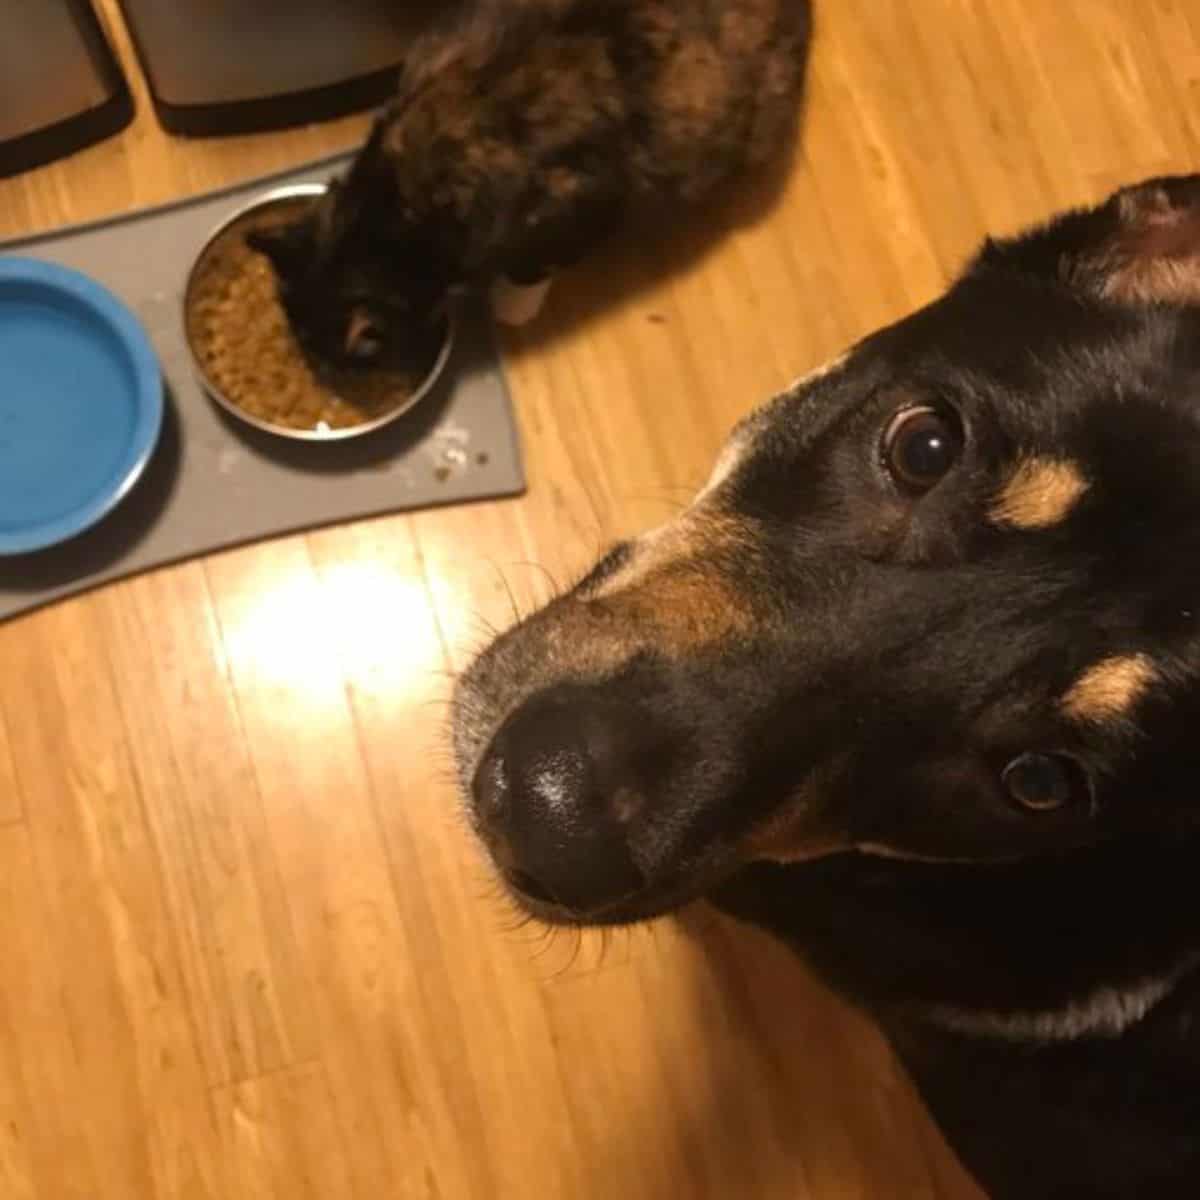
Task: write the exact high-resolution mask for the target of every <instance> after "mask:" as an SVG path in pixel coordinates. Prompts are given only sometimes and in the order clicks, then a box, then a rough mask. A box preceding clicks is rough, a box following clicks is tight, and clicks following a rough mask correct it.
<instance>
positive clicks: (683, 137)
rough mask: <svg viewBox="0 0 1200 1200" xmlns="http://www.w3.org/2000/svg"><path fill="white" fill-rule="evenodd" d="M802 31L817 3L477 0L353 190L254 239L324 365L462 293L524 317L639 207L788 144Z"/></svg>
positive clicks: (381, 127) (673, 200)
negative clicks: (559, 276)
mask: <svg viewBox="0 0 1200 1200" xmlns="http://www.w3.org/2000/svg"><path fill="white" fill-rule="evenodd" d="M808 33H809V14H808V0H469V2H467V3H463V4H459V5H457V6H456V7H455V9H454V12H453V15H452V16H451V18H449V19H448V20H445V21H443V22H442V24H441V27H440V28H439V29H438V30H436V31H435V32H433V33H431V34H429V35H427V36H426V38H425V39H423V41H422V42H421V43H420V44H419V45H418V46H416V47H415V48H414V50H413V52H412V53H411V55H410V56H409V61H408V64H407V66H406V67H405V69H404V70H403V72H402V78H401V83H400V87H399V93H398V95H397V98H396V99H395V101H394V102H393V103H392V104H391V106H390V107H389V108H388V109H387V110H386V111H385V112H384V114H383V115H382V116H381V117H380V119H379V120H378V122H377V123H376V125H375V128H374V130H373V132H372V134H371V136H370V139H369V140H368V142H367V144H366V145H365V146H364V147H363V149H362V150H361V151H360V153H359V154H358V156H357V157H356V159H355V161H354V163H353V164H352V165H351V167H350V169H349V171H348V173H347V175H346V176H345V178H344V179H342V180H339V181H335V183H334V185H333V186H332V188H331V189H330V191H329V192H328V193H327V194H326V195H325V196H324V197H323V198H322V199H321V200H320V201H318V202H317V203H316V204H315V205H314V208H313V210H312V211H311V213H309V214H308V215H306V217H305V218H303V219H302V220H301V221H300V222H298V223H295V224H293V225H291V226H287V227H284V228H283V229H282V230H279V231H277V232H272V233H270V234H267V233H260V234H257V235H251V242H252V244H253V245H254V246H255V247H256V248H257V249H259V250H261V251H262V252H263V253H265V254H267V255H268V256H269V257H270V259H271V261H272V262H273V264H274V266H275V270H276V273H277V275H278V278H279V282H280V294H281V297H282V300H283V303H284V305H285V307H286V309H287V311H288V314H289V318H290V320H291V322H292V325H293V327H294V328H295V330H296V333H297V335H298V336H299V337H300V339H301V340H302V342H304V343H305V344H306V345H307V346H308V347H309V348H310V349H312V350H314V351H315V352H317V353H318V354H320V355H322V356H324V357H326V358H332V359H343V360H344V359H358V360H364V359H372V358H375V357H376V356H377V355H379V354H380V353H381V352H383V351H384V350H386V349H388V348H398V347H397V346H396V342H397V340H398V339H400V338H402V333H403V331H404V330H406V329H410V328H411V327H412V323H413V322H414V321H415V320H424V319H428V318H429V317H430V316H431V314H435V313H438V312H440V311H441V310H442V308H443V306H444V305H445V304H446V303H447V302H448V301H449V299H450V298H451V297H452V296H453V295H455V294H457V293H460V292H465V291H485V290H487V289H488V288H493V289H494V291H493V299H494V300H495V298H496V297H497V295H498V294H500V292H502V291H503V290H505V289H506V290H507V292H508V297H507V300H508V304H507V308H508V311H507V312H504V311H498V315H499V316H501V318H502V319H509V320H510V321H514V322H515V321H519V320H521V319H526V318H528V317H529V316H532V315H533V313H534V312H535V311H536V307H537V305H538V304H540V299H541V298H542V297H544V294H545V290H546V287H547V286H548V283H549V279H550V277H551V275H552V274H553V272H554V271H555V270H556V269H557V268H560V267H564V266H568V265H570V264H572V263H574V262H575V261H576V260H577V259H579V258H580V257H581V256H583V255H584V254H586V253H587V252H588V251H589V250H591V249H593V248H594V247H595V246H596V245H597V243H599V242H600V241H601V240H602V239H603V238H604V237H605V236H606V235H608V234H610V233H611V232H613V231H614V230H615V229H616V228H617V227H618V226H619V225H621V224H623V223H625V222H628V221H630V220H631V219H633V218H634V215H635V214H637V213H639V212H642V211H643V210H646V209H648V208H649V209H653V208H657V209H659V210H665V211H666V212H667V213H668V214H670V215H672V216H673V215H674V214H675V213H676V212H680V211H682V210H683V209H685V208H688V207H695V206H697V205H699V204H701V203H702V202H703V201H704V200H705V199H706V198H707V197H710V196H711V195H712V194H713V192H714V191H715V189H716V188H717V187H718V186H719V185H722V184H724V183H726V182H728V181H729V180H730V179H731V178H733V177H734V176H735V175H736V174H737V173H739V172H741V171H743V170H744V169H746V168H748V167H751V166H754V165H756V164H759V163H761V162H763V161H764V160H766V159H767V158H768V157H769V156H771V155H772V153H774V152H777V151H778V150H779V149H780V148H781V146H782V145H784V144H786V142H787V141H788V139H789V136H790V133H791V129H792V125H793V122H794V120H795V117H796V114H797V110H798V107H799V96H800V91H801V86H802V81H803V75H804V64H805V58H806V51H807V43H808ZM514 301H516V303H515V304H514V303H513V302H514ZM531 301H533V303H531ZM497 307H498V308H500V307H501V306H500V305H498V306H497ZM522 308H523V309H524V310H525V311H524V312H521V311H519V310H520V309H522Z"/></svg>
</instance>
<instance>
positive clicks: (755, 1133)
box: [0, 0, 1200, 1200]
mask: <svg viewBox="0 0 1200 1200" xmlns="http://www.w3.org/2000/svg"><path fill="white" fill-rule="evenodd" d="M816 2H817V19H818V25H819V30H818V36H817V38H816V42H815V46H814V53H813V58H812V68H811V86H810V96H809V102H808V106H807V112H806V117H805V126H804V133H803V142H802V146H801V148H800V151H799V153H798V154H797V156H796V161H795V162H794V164H793V168H792V170H791V173H790V176H789V178H788V182H787V184H786V188H785V190H784V193H783V195H782V197H781V199H780V200H779V202H778V204H777V206H776V207H775V209H774V210H773V211H772V212H771V213H770V215H768V216H766V217H763V218H761V219H758V220H757V221H756V222H750V223H747V224H743V225H742V226H740V227H739V228H738V229H737V230H736V231H735V232H733V233H731V234H730V235H729V236H727V237H726V238H725V239H724V240H723V241H722V242H721V243H720V244H719V246H715V247H714V246H713V245H712V239H711V233H712V231H711V230H704V231H697V232H691V233H684V234H681V235H680V236H679V238H678V239H677V241H676V243H675V244H672V245H668V246H663V245H657V246H653V247H651V248H649V249H644V250H643V251H642V252H641V253H640V254H638V253H632V252H630V253H622V254H616V255H614V256H609V257H608V260H607V261H606V262H604V263H602V264H598V265H596V266H595V267H593V268H592V269H590V270H586V271H584V272H582V273H580V274H579V275H578V276H576V277H575V278H573V279H572V280H570V281H569V282H567V283H566V284H564V285H563V286H562V287H561V288H560V290H559V291H558V292H557V293H556V295H555V297H554V299H553V311H552V312H551V313H550V314H549V316H548V317H547V319H546V320H545V322H544V324H543V327H542V329H541V331H540V332H539V333H536V334H532V333H527V334H523V335H521V338H520V339H514V340H513V341H512V342H511V343H510V347H509V349H510V354H509V366H510V374H511V380H512V383H513V387H514V391H515V395H516V398H517V404H518V408H519V415H520V422H521V429H522V433H523V437H524V443H525V447H526V452H527V456H528V468H529V478H530V488H529V494H528V496H527V497H525V498H524V499H522V500H519V501H515V502H504V503H494V504H485V505H480V506H476V507H471V508H462V509H457V510H454V509H451V510H446V511H439V512H429V513H422V514H418V515H415V516H401V517H395V518H391V519H386V520H380V521H373V522H369V523H364V524H361V525H357V526H353V527H350V528H340V529H334V530H329V531H324V532H320V533H314V534H311V535H308V536H304V537H291V538H286V539H283V540H280V541H277V542H272V543H270V544H266V545H261V546H256V547H252V548H249V549H245V550H239V551H237V552H234V553H227V554H222V555H219V556H216V557H213V558H210V559H208V560H206V561H203V562H192V563H188V564H186V565H184V566H180V567H177V568H174V569H171V570H165V571H160V572H157V573H155V574H153V575H150V576H148V577H146V578H141V579H137V580H134V581H131V582H128V583H123V584H120V585H117V586H114V587H110V588H107V589H104V590H102V591H100V592H98V593H96V594H94V595H91V596H88V597H86V598H84V599H80V600H77V601H73V602H70V603H66V604H61V605H59V606H57V607H54V608H52V609H50V610H48V611H46V612H43V613H40V614H38V615H36V616H33V617H30V618H27V619H23V620H18V621H15V622H11V623H9V624H8V625H6V626H3V627H0V822H2V824H0V947H2V949H3V979H2V982H0V1197H3V1200H32V1198H35V1197H36V1198H37V1200H58V1198H59V1197H73V1198H74V1197H78V1198H80V1200H116V1198H121V1200H125V1198H129V1200H159V1198H161V1200H166V1198H168V1197H171V1198H174V1197H188V1198H200V1197H215V1198H221V1200H224V1198H236V1200H241V1198H246V1200H250V1198H253V1200H260V1198H266V1197H272V1198H278V1200H341V1198H343V1197H357V1198H359V1200H392V1198H407V1197H442V1198H446V1200H469V1198H475V1197H479V1198H483V1200H510V1198H512V1200H525V1198H526V1197H529V1198H533V1197H538V1198H540V1197H547V1198H557V1197H567V1198H580V1200H610V1198H614V1197H618V1198H620V1200H684V1198H686V1200H692V1198H703V1197H713V1198H721V1200H725V1198H731V1197H738V1198H748V1200H757V1198H775V1197H787V1198H789V1200H790V1198H795V1200H844V1198H851V1197H863V1198H869V1200H879V1198H883V1200H891V1198H893V1197H895V1198H908V1197H916V1198H920V1197H929V1198H938V1200H965V1198H967V1197H971V1196H973V1195H976V1193H975V1192H974V1190H973V1189H972V1187H971V1185H970V1184H969V1183H968V1182H967V1181H966V1180H965V1178H964V1177H963V1174H962V1172H961V1170H960V1169H959V1168H958V1167H957V1166H956V1165H955V1163H954V1161H953V1160H952V1158H951V1157H950V1156H949V1155H948V1153H947V1152H946V1151H945V1149H944V1148H943V1147H942V1145H941V1143H940V1141H939V1139H938V1136H937V1134H936V1133H935V1132H934V1131H933V1129H932V1127H931V1125H930V1123H929V1121H928V1119H927V1117H926V1116H925V1115H924V1113H923V1112H922V1110H921V1109H920V1107H919V1105H918V1104H917V1102H916V1101H915V1099H914V1097H913V1093H912V1091H911V1089H910V1087H909V1085H908V1084H907V1082H906V1081H905V1080H904V1078H903V1077H902V1076H901V1075H900V1074H899V1073H898V1071H897V1070H896V1068H895V1066H894V1065H893V1064H892V1062H891V1060H890V1058H889V1056H888V1053H887V1051H886V1050H885V1049H884V1048H883V1047H882V1045H881V1044H880V1042H879V1041H878V1039H877V1037H876V1036H875V1035H874V1034H873V1033H872V1031H871V1030H870V1029H869V1028H867V1027H866V1026H865V1025H864V1024H863V1022H862V1021H861V1020H860V1019H859V1018H857V1017H856V1016H855V1015H853V1014H852V1013H850V1012H848V1011H847V1010H846V1009H845V1008H844V1007H843V1006H841V1005H840V1004H839V1003H838V1002H836V1001H835V1000H834V999H832V998H831V997H830V996H829V995H828V994H827V993H826V992H824V991H823V990H822V989H821V988H820V987H819V986H818V985H817V984H815V983H814V982H813V981H812V980H811V979H810V978H809V977H808V976H807V975H806V973H805V972H804V970H803V969H802V968H801V967H800V966H799V965H797V964H796V963H794V962H792V961H791V960H790V959H789V957H788V956H787V955H785V954H784V953H783V952H782V951H780V950H779V949H777V948H775V947H774V946H772V945H770V944H769V943H767V942H766V941H765V940H764V939H760V938H758V937H755V936H752V935H749V934H747V933H744V932H741V931H738V930H735V929H734V928H732V927H731V926H728V925H725V924H723V923H721V922H720V921H718V920H717V919H715V918H713V917H711V916H709V915H707V914H705V913H703V912H700V913H697V914H695V915H693V916H690V917H689V918H688V919H687V920H685V921H683V922H679V923H664V924H661V925H659V926H658V927H656V928H652V929H647V930H640V931H636V932H634V933H631V934H628V935H626V934H622V935H619V936H614V937H611V938H610V939H608V941H607V943H605V942H603V941H601V940H600V939H599V938H598V937H596V938H592V937H588V938H585V939H583V941H582V942H576V941H575V940H574V939H572V938H570V937H567V936H559V937H556V938H543V937H542V936H541V935H539V934H538V933H537V932H536V931H531V930H529V929H524V930H514V929H513V928H512V922H511V914H510V913H508V912H507V911H506V909H505V908H504V906H503V904H502V903H500V902H499V901H498V900H497V898H496V897H495V895H494V893H493V890H492V887H491V885H490V883H489V880H488V877H487V873H486V871H485V870H484V869H483V866H482V864H481V862H480V859H479V856H478V855H477V854H476V852H475V850H474V848H473V847H472V845H471V844H470V842H469V840H468V839H467V837H466V836H465V835H464V833H463V831H462V829H461V828H460V826H459V824H458V822H457V819H456V815H455V798H454V794H453V790H452V788H451V786H450V784H449V782H448V778H447V772H446V761H445V756H444V749H443V747H444V728H443V725H444V700H445V696H446V692H447V676H446V673H447V672H452V671H453V670H455V669H456V668H458V667H460V666H461V665H462V664H463V662H464V661H465V660H466V659H467V657H468V656H469V655H470V653H471V651H472V649H473V648H474V647H476V646H478V645H479V643H480V640H481V638H482V637H484V636H485V631H486V629H487V627H488V626H489V625H490V626H498V625H503V624H504V623H505V622H507V621H508V620H509V619H510V617H511V615H512V614H511V609H510V600H509V589H510V588H511V592H512V595H513V597H514V599H515V603H516V604H517V605H519V606H521V607H522V608H524V607H525V606H528V605H531V604H534V603H536V602H537V601H538V600H539V598H540V597H542V596H544V594H545V592H546V589H547V587H548V586H549V584H548V581H547V573H549V574H550V575H554V576H560V575H562V574H564V573H570V572H573V571H575V570H577V569H578V568H580V567H582V566H583V565H585V564H586V563H587V561H588V560H589V558H590V557H591V556H592V555H593V553H594V552H595V551H596V550H597V549H598V548H599V547H600V546H601V545H602V544H603V543H604V542H605V541H607V540H608V539H610V538H612V537H613V536H614V535H618V534H621V533H624V532H629V531H631V530H633V529H635V528H637V527H639V526H642V525H644V524H646V523H647V522H649V521H652V520H656V519H660V518H661V517H662V516H663V515H664V513H665V512H666V511H668V510H669V509H670V508H671V507H672V506H673V505H674V504H676V503H677V502H678V501H679V500H680V499H682V498H683V497H684V496H685V495H686V492H687V489H688V488H690V487H691V486H692V485H694V484H696V483H697V482H698V481H699V480H700V479H702V478H703V476H704V475H705V473H706V470H707V466H708V463H709V460H710V458H711V457H712V455H713V453H714V451H715V449H716V447H717V446H718V444H719V442H720V440H721V438H722V435H723V433H724V432H725V430H726V429H727V428H728V427H729V425H730V424H731V423H732V421H733V420H734V419H735V418H736V417H737V416H738V415H739V414H740V413H742V412H744V411H745V410H746V409H747V408H748V407H750V406H751V405H752V404H754V403H755V402H756V401H758V400H761V399H763V398H765V397H766V396H768V395H769V394H770V393H771V392H772V391H773V390H775V389H777V388H779V387H781V386H782V385H783V384H785V383H786V382H787V381H788V380H790V379H791V378H792V377H793V376H795V375H797V374H798V373H800V372H802V371H804V370H805V369H806V368H809V367H811V366H813V365H814V364H816V363H818V362H820V361H822V360H823V359H825V358H827V357H828V356H830V355H831V354H833V353H835V352H837V351H838V350H839V349H840V348H841V347H842V346H843V345H844V344H845V343H846V342H847V341H849V340H850V339H852V338H855V337H858V336H859V335H861V334H863V333H865V332H867V331H868V330H870V329H871V328H873V327H875V326H877V325H878V324H880V323H882V322H884V321H887V320H890V319H892V318H894V317H896V316H898V315H900V314H902V313H903V312H905V311H906V310H908V309H910V308H911V307H912V306H914V305H916V304H919V303H921V302H922V301H924V300H926V299H928V298H929V297H930V296H932V295H933V294H934V293H936V292H937V291H938V289H939V288H940V287H941V286H942V285H943V284H944V282H945V281H946V279H947V277H948V276H949V275H950V274H951V273H952V272H953V271H954V270H955V268H956V267H957V266H958V265H959V264H960V263H961V262H962V261H963V259H964V257H965V256H966V255H967V254H968V253H970V252H971V250H972V249H973V247H974V245H975V243H976V242H977V240H978V239H979V238H980V236H981V235H982V234H983V233H984V232H985V231H988V230H991V231H1007V230H1012V229H1013V228H1014V227H1016V226H1018V225H1019V224H1021V223H1022V222H1025V221H1028V220H1030V219H1034V218H1038V217H1040V216H1042V215H1044V214H1046V213H1048V212H1049V211H1050V210H1052V209H1054V208H1056V207H1059V206H1063V205H1066V204H1069V203H1074V202H1079V201H1085V200H1090V199H1093V198H1096V197H1099V196H1100V195H1102V194H1103V193H1104V192H1105V191H1106V190H1107V189H1109V188H1111V187H1113V186H1114V185H1116V184H1118V183H1121V182H1124V181H1129V180H1132V179H1135V178H1137V177H1140V176H1145V175H1149V174H1152V173H1159V172H1166V171H1179V170H1188V169H1193V168H1197V167H1200V0H977V2H975V3H972V2H971V0H915V2H914V0H816ZM103 7H104V8H105V9H106V10H107V13H108V16H109V20H110V24H111V25H112V26H113V29H114V32H115V34H116V36H117V39H118V41H119V42H120V43H121V48H122V51H123V53H124V56H125V59H126V63H127V65H128V66H129V67H130V71H131V74H132V75H133V76H134V78H135V79H137V78H138V77H137V75H136V70H135V69H134V68H133V64H132V60H131V59H130V57H129V54H128V45H127V42H126V40H125V38H124V35H123V33H122V32H121V28H120V25H119V22H118V20H117V18H116V5H115V3H114V2H113V0H107V2H106V3H105V4H104V5H103ZM138 86H139V94H138V102H139V111H140V116H139V118H138V120H137V122H136V123H135V125H134V126H133V127H132V128H131V129H130V130H128V131H127V132H126V133H125V134H124V135H123V136H121V137H120V138H117V139H115V140H113V141H111V142H108V143H106V144H104V145H102V146H99V147H96V148H94V149H92V150H89V151H87V152H85V153H83V154H81V155H79V156H77V157H76V158H74V159H72V160H70V161H69V162H66V163H64V164H61V165H58V166H54V167H51V168H48V169H45V170H42V171H39V172H34V173H32V174H29V175H27V176H24V177H22V178H19V179H16V180H14V181H9V182H6V183H3V184H0V234H11V233H19V232H24V231H27V230H31V229H40V228H45V227H49V226H53V225H56V224H58V223H60V222H64V221H70V220H78V219H80V218H85V217H94V216H98V215H102V214H105V213H111V212H116V211H120V210H122V209H125V208H127V207H129V206H131V205H134V204H144V203H148V202H152V201H159V200H164V199H167V198H169V197H173V196H177V195H181V194H187V193H191V192H195V191H199V190H202V189H205V188H207V187H209V186H211V185H214V184H218V183H222V182H225V181H229V180H235V179H239V178H243V177H245V176H248V175H252V174H256V173H260V172H264V171H268V170H271V169H275V168H280V167H284V166H287V165H289V164H292V163H296V162H299V161H301V160H303V159H305V158H308V157H311V156H314V155H316V154H318V153H320V152H323V151H325V150H328V149H332V148H338V147H341V146H344V145H346V144H348V143H351V142H352V141H353V140H354V138H355V137H357V136H358V135H359V134H360V133H361V131H362V128H363V124H362V122H361V121H358V120H352V121H346V122H341V123H335V124H332V125H329V126H325V127H321V128H318V129H311V130H306V131H302V132H295V133H289V134H286V135H278V136H267V137H260V138H247V139H239V140H234V141H229V142H192V143H188V142H184V141H177V140H172V139H169V138H167V137H165V136H164V135H163V134H162V133H161V131H160V130H159V129H158V127H157V126H156V124H155V122H154V119H153V116H152V115H151V114H150V112H149V107H148V105H147V103H146V99H145V95H144V91H143V90H142V89H141V85H140V83H139V85H138ZM981 333H986V331H981Z"/></svg>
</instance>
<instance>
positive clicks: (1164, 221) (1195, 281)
mask: <svg viewBox="0 0 1200 1200" xmlns="http://www.w3.org/2000/svg"><path fill="white" fill-rule="evenodd" d="M1106 207H1107V208H1108V209H1110V215H1111V219H1112V221H1113V224H1114V226H1115V228H1114V229H1113V230H1112V232H1111V234H1110V236H1109V237H1108V238H1107V239H1106V241H1105V243H1104V244H1102V245H1101V246H1100V247H1099V248H1098V249H1097V251H1096V253H1095V254H1094V255H1093V256H1092V258H1091V261H1090V262H1089V261H1087V259H1086V256H1085V261H1084V263H1083V264H1082V266H1083V270H1084V272H1085V273H1087V274H1089V275H1090V276H1091V278H1092V279H1093V280H1094V283H1095V285H1096V286H1098V287H1099V290H1100V292H1101V294H1102V295H1103V296H1105V297H1106V298H1107V299H1110V300H1117V301H1123V302H1127V303H1132V304H1154V303H1167V304H1200V175H1190V176H1187V177H1184V178H1176V179H1153V180H1150V181H1149V182H1147V183H1142V184H1138V185H1137V186H1136V187H1131V188H1125V189H1124V190H1122V191H1120V192H1117V194H1116V195H1115V196H1113V197H1112V199H1111V200H1109V202H1108V204H1107V205H1106Z"/></svg>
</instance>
